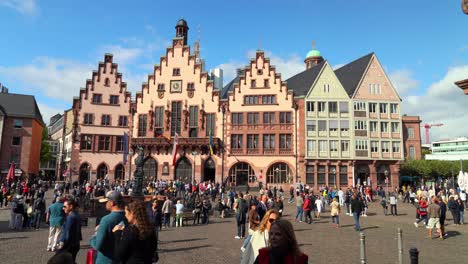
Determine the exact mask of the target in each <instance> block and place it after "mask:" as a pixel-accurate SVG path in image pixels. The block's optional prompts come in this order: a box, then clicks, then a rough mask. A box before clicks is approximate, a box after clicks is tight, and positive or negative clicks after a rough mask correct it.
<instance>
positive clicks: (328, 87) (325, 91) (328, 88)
mask: <svg viewBox="0 0 468 264" xmlns="http://www.w3.org/2000/svg"><path fill="white" fill-rule="evenodd" d="M323 92H324V93H330V85H329V84H324V85H323Z"/></svg>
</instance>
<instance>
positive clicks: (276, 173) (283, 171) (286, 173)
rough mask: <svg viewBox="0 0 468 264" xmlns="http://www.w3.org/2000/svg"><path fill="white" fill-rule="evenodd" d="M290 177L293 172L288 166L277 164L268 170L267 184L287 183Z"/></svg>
mask: <svg viewBox="0 0 468 264" xmlns="http://www.w3.org/2000/svg"><path fill="white" fill-rule="evenodd" d="M290 176H291V170H290V169H289V166H288V164H286V163H284V162H277V163H275V164H273V165H271V166H270V168H268V171H267V174H266V182H267V183H274V184H281V183H287V182H288V180H289V177H290Z"/></svg>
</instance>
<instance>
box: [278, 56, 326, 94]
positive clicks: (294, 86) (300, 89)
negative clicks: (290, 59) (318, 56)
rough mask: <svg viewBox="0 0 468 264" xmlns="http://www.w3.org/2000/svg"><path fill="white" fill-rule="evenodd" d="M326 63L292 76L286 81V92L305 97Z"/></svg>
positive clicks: (323, 62)
mask: <svg viewBox="0 0 468 264" xmlns="http://www.w3.org/2000/svg"><path fill="white" fill-rule="evenodd" d="M325 63H326V61H322V62H320V63H319V64H317V65H315V66H313V67H311V68H309V69H307V70H305V71H303V72H301V73H299V74H296V75H294V76H293V77H291V78H289V79H287V80H286V82H287V85H288V90H293V91H294V96H305V95H307V94H308V93H309V89H310V88H311V87H312V84H313V83H314V82H315V80H316V79H317V77H318V76H319V74H320V72H321V71H322V68H323V66H324V65H325Z"/></svg>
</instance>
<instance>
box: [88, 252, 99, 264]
mask: <svg viewBox="0 0 468 264" xmlns="http://www.w3.org/2000/svg"><path fill="white" fill-rule="evenodd" d="M96 257H97V250H95V249H94V248H89V249H88V252H87V253H86V264H94V263H96Z"/></svg>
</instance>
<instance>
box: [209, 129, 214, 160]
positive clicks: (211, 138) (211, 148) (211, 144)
mask: <svg viewBox="0 0 468 264" xmlns="http://www.w3.org/2000/svg"><path fill="white" fill-rule="evenodd" d="M210 154H211V156H213V155H214V154H213V133H212V131H211V129H210Z"/></svg>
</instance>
